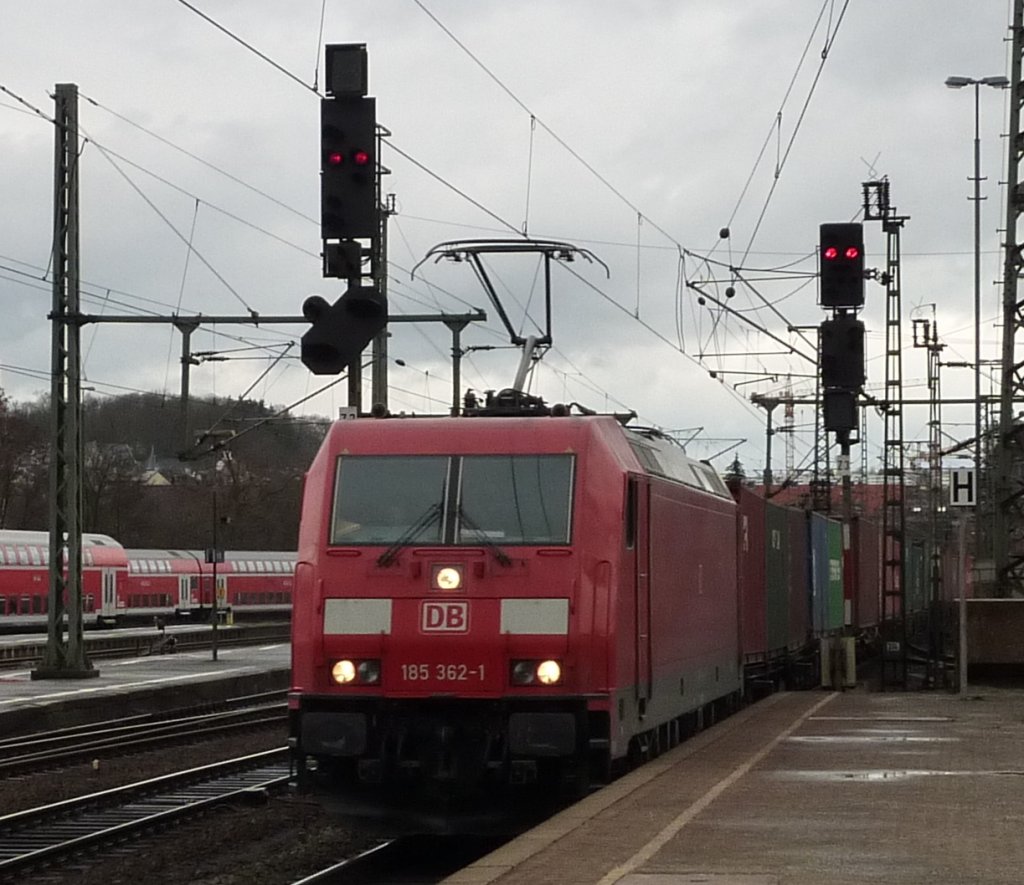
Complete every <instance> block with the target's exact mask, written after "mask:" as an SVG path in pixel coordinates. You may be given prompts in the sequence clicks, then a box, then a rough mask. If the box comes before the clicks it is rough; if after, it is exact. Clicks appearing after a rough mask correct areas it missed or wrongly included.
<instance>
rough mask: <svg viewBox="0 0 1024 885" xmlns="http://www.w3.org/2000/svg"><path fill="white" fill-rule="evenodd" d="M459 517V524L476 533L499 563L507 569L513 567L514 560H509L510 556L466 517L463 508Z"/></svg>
mask: <svg viewBox="0 0 1024 885" xmlns="http://www.w3.org/2000/svg"><path fill="white" fill-rule="evenodd" d="M458 515H459V523H460V524H461V525H464V526H465V527H466V528H467V529H469V530H470V531H472V532H475V533H476V536H477V538H478V539H479V540H480V543H481V544H483V545H484V546H485V547H489V548H490V550H491V552H492V553H494V558H495V559H496V560H498V562H500V563H501V564H502V565H503V566H505V567H506V568H507V567H508V566H510V565H512V560H511V559H509V556H508V554H507V553H506V552H505V551H504V550H502V549H501V547H499V546H498V545H497V544H496V543H495V542H494V541H493V540H492V539H491V538H488V537H487V534H486V533H485V532H484V530H483V529H482V528H480V526H478V525H477V524H476V523H475V522H473V520H471V519H470V518H469V517H468V516H466V513H465V511H464V510H463V509H462V508H461V507H460V508H459V514H458Z"/></svg>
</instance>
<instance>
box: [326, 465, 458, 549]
mask: <svg viewBox="0 0 1024 885" xmlns="http://www.w3.org/2000/svg"><path fill="white" fill-rule="evenodd" d="M448 471H449V459H448V458H447V457H444V456H437V455H410V456H405V455H401V456H393V455H358V456H356V455H352V456H349V455H346V456H343V457H341V458H339V459H338V467H337V474H336V479H335V484H334V507H333V512H332V519H331V536H330V543H331V544H391V543H393V542H395V541H397V540H398V539H399V538H402V537H406V536H408V535H409V533H410V532H414V533H415V537H414V538H410V540H415V541H417V542H419V543H426V544H431V543H433V544H436V543H439V542H440V540H441V538H442V536H443V535H442V522H443V520H442V512H443V508H444V502H445V492H446V489H447V487H448Z"/></svg>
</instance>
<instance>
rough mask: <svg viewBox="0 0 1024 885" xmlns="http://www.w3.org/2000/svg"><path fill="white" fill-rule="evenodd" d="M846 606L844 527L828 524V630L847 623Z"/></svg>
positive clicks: (837, 524)
mask: <svg viewBox="0 0 1024 885" xmlns="http://www.w3.org/2000/svg"><path fill="white" fill-rule="evenodd" d="M845 613H846V605H845V602H844V600H843V527H842V524H840V523H838V522H834V521H832V520H829V523H828V622H827V624H828V628H829V629H830V630H836V629H838V628H840V627H842V626H843V623H844V622H845V620H846V618H845Z"/></svg>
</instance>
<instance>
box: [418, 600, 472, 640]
mask: <svg viewBox="0 0 1024 885" xmlns="http://www.w3.org/2000/svg"><path fill="white" fill-rule="evenodd" d="M420 629H422V630H423V632H424V633H466V632H468V631H469V603H468V602H424V603H423V607H422V608H421V609H420Z"/></svg>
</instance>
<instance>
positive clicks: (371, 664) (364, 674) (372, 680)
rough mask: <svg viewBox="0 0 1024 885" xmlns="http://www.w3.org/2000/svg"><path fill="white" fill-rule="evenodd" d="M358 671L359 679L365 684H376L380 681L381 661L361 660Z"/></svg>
mask: <svg viewBox="0 0 1024 885" xmlns="http://www.w3.org/2000/svg"><path fill="white" fill-rule="evenodd" d="M356 671H357V673H358V675H359V681H360V682H362V683H363V684H364V685H375V684H376V683H378V682H380V661H360V662H359V666H358V667H357V668H356Z"/></svg>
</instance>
